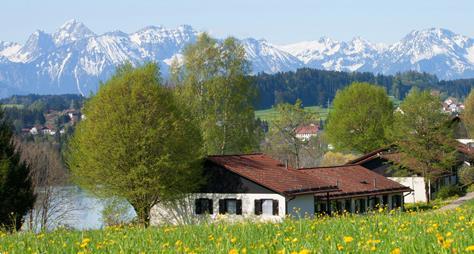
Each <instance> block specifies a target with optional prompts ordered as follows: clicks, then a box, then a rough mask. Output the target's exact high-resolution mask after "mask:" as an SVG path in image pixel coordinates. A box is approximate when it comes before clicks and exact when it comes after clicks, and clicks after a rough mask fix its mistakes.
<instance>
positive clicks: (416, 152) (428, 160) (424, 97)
mask: <svg viewBox="0 0 474 254" xmlns="http://www.w3.org/2000/svg"><path fill="white" fill-rule="evenodd" d="M394 120H395V121H394V129H393V130H394V131H393V140H394V141H395V144H396V145H397V146H398V148H399V149H400V151H401V153H400V154H401V164H405V165H410V170H412V171H414V172H415V173H417V174H419V175H421V176H422V177H423V178H424V179H425V196H426V200H427V202H429V200H430V193H429V189H430V187H429V184H428V183H429V182H430V181H433V180H435V179H436V178H437V177H438V176H440V175H442V174H445V173H447V172H450V170H451V169H452V168H453V167H454V166H455V164H456V147H455V142H456V141H455V140H454V138H453V130H452V129H451V128H450V127H449V121H450V118H449V115H448V114H445V113H443V112H442V111H441V100H440V98H439V97H438V96H435V95H432V94H430V91H420V90H418V89H413V90H412V91H410V93H409V94H408V96H407V97H406V98H405V100H404V101H403V102H402V104H401V105H400V110H398V111H397V112H396V113H395V115H394Z"/></svg>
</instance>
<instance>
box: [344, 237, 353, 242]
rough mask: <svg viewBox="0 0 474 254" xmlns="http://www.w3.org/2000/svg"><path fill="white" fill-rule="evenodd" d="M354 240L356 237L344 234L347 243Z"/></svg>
mask: <svg viewBox="0 0 474 254" xmlns="http://www.w3.org/2000/svg"><path fill="white" fill-rule="evenodd" d="M353 240H354V238H352V237H351V236H344V242H345V243H350V242H352V241H353Z"/></svg>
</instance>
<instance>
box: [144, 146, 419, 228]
mask: <svg viewBox="0 0 474 254" xmlns="http://www.w3.org/2000/svg"><path fill="white" fill-rule="evenodd" d="M345 170H347V172H346V171H345ZM204 177H205V179H206V180H207V181H206V183H205V184H204V185H203V187H202V188H201V190H200V191H199V192H198V193H193V194H190V195H189V196H188V197H187V198H186V200H184V201H182V202H181V205H176V204H173V205H160V206H156V207H154V208H153V209H152V212H151V221H152V223H153V224H157V223H160V222H161V221H163V220H168V221H169V220H170V218H171V221H173V220H177V218H178V217H180V216H183V213H188V215H187V216H193V217H206V218H215V217H218V214H222V215H224V214H225V216H228V217H232V218H234V219H239V218H256V219H259V220H280V219H282V218H283V217H285V216H287V215H291V216H293V217H296V218H299V217H304V216H310V217H312V216H314V215H315V214H316V213H332V212H342V211H343V210H347V211H349V212H359V213H363V212H365V211H367V210H368V209H370V208H375V206H376V205H377V204H379V205H382V204H383V205H385V206H387V207H388V208H397V207H402V206H403V201H402V200H403V199H402V197H403V193H404V192H409V191H411V190H410V188H408V187H405V186H403V185H401V184H398V183H396V182H394V181H391V180H389V179H387V178H385V177H383V176H381V175H379V174H376V173H374V172H372V171H370V170H368V169H365V168H363V167H361V166H349V167H347V166H341V167H326V168H311V169H294V168H292V167H290V166H288V165H286V164H283V163H281V162H280V161H277V160H275V159H273V158H271V157H270V156H268V155H265V154H260V153H257V154H244V155H220V156H209V157H208V158H207V159H206V161H205V163H204ZM183 204H184V205H183ZM186 205H187V206H188V207H185V206H186Z"/></svg>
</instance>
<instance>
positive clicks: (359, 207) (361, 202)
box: [355, 199, 366, 213]
mask: <svg viewBox="0 0 474 254" xmlns="http://www.w3.org/2000/svg"><path fill="white" fill-rule="evenodd" d="M365 209H366V204H365V199H357V200H356V201H355V212H357V213H365Z"/></svg>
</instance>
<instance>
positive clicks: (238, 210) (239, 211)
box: [235, 199, 242, 215]
mask: <svg viewBox="0 0 474 254" xmlns="http://www.w3.org/2000/svg"><path fill="white" fill-rule="evenodd" d="M235 203H236V206H237V209H236V210H237V211H236V214H237V215H241V214H242V200H240V199H237V200H236V202H235Z"/></svg>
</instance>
